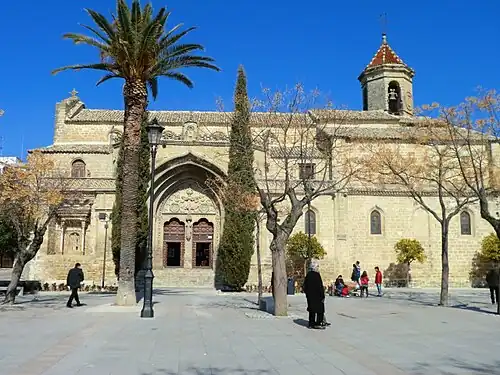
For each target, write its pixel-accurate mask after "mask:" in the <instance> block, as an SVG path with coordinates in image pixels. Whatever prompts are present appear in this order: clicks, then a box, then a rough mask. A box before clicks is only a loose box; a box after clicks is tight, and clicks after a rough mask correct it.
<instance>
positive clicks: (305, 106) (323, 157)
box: [218, 84, 360, 315]
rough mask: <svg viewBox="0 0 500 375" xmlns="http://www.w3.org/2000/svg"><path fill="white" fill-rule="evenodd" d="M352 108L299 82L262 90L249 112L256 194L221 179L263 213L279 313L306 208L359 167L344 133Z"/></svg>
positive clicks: (284, 307)
mask: <svg viewBox="0 0 500 375" xmlns="http://www.w3.org/2000/svg"><path fill="white" fill-rule="evenodd" d="M219 106H220V107H221V109H223V105H222V104H221V103H219ZM224 113H226V114H228V118H230V115H231V113H229V112H224ZM351 113H352V112H351V111H346V110H338V109H334V108H333V106H332V104H331V102H328V101H326V100H324V97H323V96H322V95H321V94H320V93H319V92H318V91H317V90H314V91H310V92H306V91H305V90H304V88H303V86H302V85H301V84H297V85H295V86H294V87H292V88H289V89H285V90H283V91H280V90H275V91H272V90H270V89H263V95H262V99H257V100H254V101H253V103H252V114H251V127H252V147H253V148H254V150H255V154H254V157H255V162H254V165H255V174H254V178H255V182H256V185H257V186H258V194H257V196H249V197H247V198H246V199H245V197H244V195H243V194H241V192H240V191H238V188H237V187H235V186H227V185H225V183H224V181H220V182H219V184H218V185H219V190H223V191H225V193H224V194H238V196H241V197H242V199H241V202H242V203H241V206H242V208H241V209H251V210H257V211H262V212H263V214H264V215H265V216H264V219H265V221H266V228H267V230H268V231H269V233H270V234H271V236H272V240H271V244H270V250H271V255H272V269H273V285H274V297H275V311H274V313H275V315H287V306H288V304H287V294H286V285H287V275H286V243H287V241H288V238H289V237H290V235H291V233H292V231H293V230H294V228H295V226H296V224H297V222H298V220H299V219H300V217H301V216H302V214H303V211H304V208H305V207H306V206H308V205H309V204H310V203H311V202H312V201H313V200H314V199H316V198H318V197H319V196H322V195H332V196H334V195H335V194H336V193H337V192H339V191H342V190H344V189H345V188H346V186H347V185H348V183H349V181H351V179H352V177H353V176H354V175H355V173H356V172H357V171H358V170H359V169H360V165H359V164H357V163H355V162H354V161H355V160H356V158H354V157H353V156H352V152H351V150H352V148H351V147H350V145H349V144H348V143H346V142H345V140H344V136H343V130H344V129H345V128H344V125H345V124H346V122H347V121H348V120H349V117H350V115H351ZM220 186H222V187H220Z"/></svg>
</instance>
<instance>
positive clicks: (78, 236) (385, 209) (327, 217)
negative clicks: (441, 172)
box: [26, 38, 498, 286]
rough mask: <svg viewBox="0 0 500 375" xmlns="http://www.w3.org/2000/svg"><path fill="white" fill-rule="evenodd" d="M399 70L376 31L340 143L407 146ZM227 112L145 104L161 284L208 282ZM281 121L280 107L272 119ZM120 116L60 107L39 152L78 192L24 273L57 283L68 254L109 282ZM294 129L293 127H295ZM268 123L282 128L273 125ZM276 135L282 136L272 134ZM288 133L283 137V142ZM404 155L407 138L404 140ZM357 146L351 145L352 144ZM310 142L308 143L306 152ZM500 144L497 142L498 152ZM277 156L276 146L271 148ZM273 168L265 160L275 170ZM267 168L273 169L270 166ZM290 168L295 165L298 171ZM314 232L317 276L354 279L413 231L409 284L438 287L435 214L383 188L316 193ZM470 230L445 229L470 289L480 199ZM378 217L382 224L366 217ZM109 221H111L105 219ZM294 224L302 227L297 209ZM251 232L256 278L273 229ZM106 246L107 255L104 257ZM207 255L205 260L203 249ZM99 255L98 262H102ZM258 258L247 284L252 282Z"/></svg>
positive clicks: (385, 260)
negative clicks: (394, 107)
mask: <svg viewBox="0 0 500 375" xmlns="http://www.w3.org/2000/svg"><path fill="white" fill-rule="evenodd" d="M413 74H414V73H413V71H412V70H411V69H410V68H409V67H407V66H406V65H405V64H404V63H403V62H402V61H401V59H399V57H397V55H396V54H395V53H394V52H393V51H392V49H390V47H389V46H388V45H387V42H386V40H385V38H384V41H383V43H382V46H381V47H380V49H379V51H378V52H377V54H376V55H375V57H374V59H373V60H372V62H371V63H370V64H369V65H368V66H367V68H366V69H365V71H364V72H363V73H362V75H361V76H360V78H359V79H360V81H361V84H362V88H363V91H365V90H366V97H365V98H364V99H365V101H366V103H365V104H366V107H367V108H366V109H367V110H366V111H337V112H336V113H337V115H338V114H341V116H342V120H343V121H344V122H345V125H346V126H344V127H342V128H341V129H339V128H337V129H336V132H337V133H336V134H337V137H338V138H339V140H342V142H344V143H345V144H347V142H351V141H352V140H353V139H357V140H358V144H362V143H363V142H364V140H366V141H370V142H373V141H378V140H381V141H382V140H383V141H384V142H389V143H390V142H394V143H398V144H401V143H405V139H407V136H406V131H407V130H408V128H409V127H408V125H409V124H411V123H413V122H415V121H418V119H416V118H414V117H412V116H411V115H412V110H413V109H412V104H413V99H412V96H411V95H412V77H413ZM394 81H395V82H397V83H398V85H399V86H398V87H399V89H400V91H399V97H400V100H401V101H400V103H401V104H402V105H401V106H400V107H399V109H400V113H397V114H394V113H392V114H391V113H388V111H389V112H390V110H389V106H388V104H387V103H388V100H389V96H388V95H389V94H388V93H389V91H390V87H389V85H390V83H391V82H394ZM327 112H328V111H321V110H312V111H310V113H308V114H304V115H303V117H300V118H299V120H300V119H305V120H306V122H307V123H308V124H309V126H310V125H311V124H313V125H314V126H312V127H311V128H315V126H316V125H315V124H323V125H322V126H323V129H322V130H323V131H325V132H327V133H328V131H329V129H331V126H330V123H329V121H330V122H331V119H328V117H329V116H328V115H329V114H328V113H327ZM230 115H231V114H230V113H219V112H186V111H151V112H150V116H151V118H153V117H155V118H157V120H158V121H159V122H160V124H162V125H163V126H165V131H164V134H163V141H162V143H163V144H162V146H163V147H160V148H159V150H158V156H157V161H156V163H157V164H156V176H157V177H156V180H155V181H154V190H155V201H154V202H153V205H154V213H155V214H154V223H153V225H154V248H153V255H154V257H153V267H154V273H155V285H158V286H213V284H214V265H215V260H216V258H217V246H218V243H219V240H220V236H221V229H222V227H223V225H224V207H223V206H222V204H221V196H220V194H218V192H217V190H216V189H215V190H214V189H213V188H211V187H210V186H208V185H207V181H208V180H210V179H216V178H221V177H223V176H224V175H225V173H226V170H227V160H228V158H227V151H228V146H229V143H228V119H229V118H230ZM263 116H264V115H263V114H258V113H257V114H252V124H253V126H254V128H256V129H259V130H262V129H263V128H265V127H266V126H268V127H269V123H268V122H266V121H265V119H264V117H263ZM276 116H277V118H278V119H279V117H280V115H276ZM122 122H123V112H122V111H118V110H96V109H87V108H85V105H84V103H83V102H82V101H81V100H80V99H79V98H78V97H77V96H76V93H75V92H73V93H72V95H71V97H70V98H68V99H65V100H63V101H62V102H60V103H58V104H57V105H56V115H55V132H54V142H53V144H52V145H51V146H48V147H45V148H42V149H41V151H42V152H44V153H46V154H48V155H51V156H52V157H53V158H54V160H55V161H56V163H57V164H58V167H59V168H61V169H63V170H67V171H68V172H69V173H71V177H72V178H74V179H75V182H77V183H78V184H79V190H80V191H81V192H82V197H81V198H79V200H78V201H74V202H68V204H67V206H65V207H63V209H61V211H60V213H59V216H58V218H57V220H56V221H55V222H54V223H53V224H52V225H51V226H50V228H49V230H48V233H47V235H46V239H45V241H44V243H43V247H42V249H41V250H40V252H39V254H38V255H37V257H36V259H35V260H34V261H32V262H31V264H30V265H29V267H28V268H27V270H26V272H27V274H28V275H27V276H28V277H30V278H36V279H40V280H42V281H43V282H58V281H63V280H64V279H65V277H66V272H67V270H68V268H69V267H71V266H72V265H73V264H74V263H75V262H80V263H82V265H83V267H84V269H85V272H86V278H87V282H89V283H95V284H100V283H101V280H102V278H103V275H104V278H105V281H106V284H114V283H115V282H116V280H115V276H114V265H113V262H112V256H111V250H110V237H111V227H110V225H111V223H108V220H109V214H110V213H111V211H112V207H113V202H114V191H115V169H116V158H117V155H118V149H117V146H116V140H115V136H114V134H116V132H119V131H121V129H122V126H123V125H122ZM297 126H298V125H297ZM271 130H272V131H274V132H276V133H279V132H278V130H277V129H276V128H274V129H271ZM276 136H277V137H280V134H276ZM287 137H289V135H288V136H287ZM287 140H290V138H287ZM407 143H408V144H407V147H408V149H409V150H410V151H411V149H412V147H413V145H412V144H411V142H407ZM353 147H354V146H353ZM315 152H316V150H313V151H312V156H311V158H312V159H314V158H315V157H316V156H314V155H315ZM496 153H498V150H494V154H495V155H496ZM271 156H272V157H273V158H275V159H279V158H280V153H279V150H275V151H274V152H273V154H272V155H271ZM255 164H256V170H257V173H258V174H259V176H261V175H262V171H263V170H264V169H265V168H269V166H268V165H265V164H266V163H265V162H264V158H263V155H262V152H259V151H258V150H257V151H256V156H255ZM271 168H272V167H271ZM271 172H272V171H271ZM294 173H297V174H298V173H299V170H298V169H297V171H295V172H294ZM311 210H312V212H313V213H314V217H315V235H316V236H317V237H318V239H319V241H320V242H321V243H322V245H323V246H324V247H325V249H326V251H327V256H326V257H325V259H324V260H322V266H321V267H322V273H323V278H324V280H325V281H327V280H330V279H333V278H334V277H336V275H338V274H344V275H345V276H346V277H347V276H349V275H350V271H351V265H352V263H353V262H355V261H356V260H359V261H360V262H361V264H362V268H363V269H366V270H367V271H369V272H370V273H372V272H373V271H372V270H373V268H374V267H375V266H379V267H380V268H381V269H382V270H385V269H386V268H387V267H388V266H389V264H390V263H392V262H394V261H395V254H394V250H393V248H394V244H395V243H396V242H397V241H398V240H399V239H401V238H416V239H418V240H419V241H421V243H422V244H423V245H424V247H425V250H426V253H427V256H428V261H427V262H425V263H424V264H422V265H418V264H416V265H415V266H414V268H413V280H414V282H415V283H416V284H417V285H437V284H439V281H440V269H441V255H440V229H439V226H438V223H437V221H436V220H434V219H433V218H432V217H431V216H430V215H429V214H427V213H426V212H425V211H423V210H422V209H421V208H420V207H419V206H418V205H416V204H415V202H414V201H413V200H412V199H411V198H409V197H406V196H403V195H401V194H396V193H395V192H394V191H391V190H385V189H384V188H383V187H376V188H370V189H368V188H364V189H363V188H361V187H353V188H351V189H347V190H346V191H345V192H344V193H340V194H338V193H337V194H331V195H329V196H321V197H319V198H317V199H316V200H314V201H313V203H312V205H311ZM465 212H466V213H465V214H463V215H465V216H464V217H465V219H467V218H468V219H469V222H470V227H471V231H470V233H463V231H461V227H460V218H461V216H462V214H460V215H458V216H456V217H455V218H454V219H453V221H452V225H451V229H450V240H449V242H450V250H449V257H450V284H451V285H452V286H467V285H470V284H469V282H468V273H469V270H470V268H471V261H472V258H473V256H474V254H475V252H476V251H477V250H478V249H479V247H480V242H481V239H482V238H483V237H484V236H485V235H487V234H489V233H490V232H491V228H490V226H489V225H488V224H487V223H486V222H485V221H483V220H482V219H481V217H480V215H479V211H478V207H477V206H470V207H467V208H466V209H465ZM373 220H375V221H377V220H378V224H377V223H376V224H377V225H378V226H379V227H378V229H377V230H376V231H375V233H373V232H374V231H373V230H372V228H371V224H373V223H372V222H371V221H373ZM106 226H108V229H105V227H106ZM295 230H296V231H304V232H307V230H306V229H305V222H304V215H303V216H302V218H301V219H300V220H299V222H298V224H297V226H296V228H295ZM260 233H261V236H260V238H259V239H258V240H259V243H260V247H261V249H262V252H263V255H262V261H263V266H264V279H265V282H266V283H268V282H269V278H270V275H271V271H270V268H271V254H270V251H269V245H270V242H271V236H270V235H269V233H268V232H267V230H266V227H265V223H261V227H260ZM105 250H106V253H105ZM207 255H208V257H207ZM105 258H106V261H104V260H105ZM256 280H257V271H256V259H255V256H254V259H253V262H252V269H251V272H250V279H249V283H250V284H256V282H257V281H256Z"/></svg>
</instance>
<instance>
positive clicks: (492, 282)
mask: <svg viewBox="0 0 500 375" xmlns="http://www.w3.org/2000/svg"><path fill="white" fill-rule="evenodd" d="M498 281H499V280H498V269H497V268H496V267H495V266H493V267H492V268H491V269H490V270H489V271H488V273H487V274H486V282H487V283H488V287H489V288H490V296H491V303H492V304H495V301H497V302H498V284H499V283H498ZM495 298H496V299H495Z"/></svg>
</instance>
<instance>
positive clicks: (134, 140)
mask: <svg viewBox="0 0 500 375" xmlns="http://www.w3.org/2000/svg"><path fill="white" fill-rule="evenodd" d="M123 96H124V98H125V117H124V125H123V172H122V173H123V185H122V202H121V203H122V207H121V222H120V227H121V228H126V230H122V231H121V241H120V273H119V279H118V291H117V295H116V304H117V305H120V306H130V305H135V304H136V303H137V300H136V293H135V251H136V242H137V230H138V227H137V221H138V214H137V201H138V199H139V154H140V146H141V123H142V120H143V116H144V112H145V111H146V107H147V90H146V85H145V84H144V83H143V82H141V81H135V82H126V83H125V86H124V88H123ZM149 225H152V223H149Z"/></svg>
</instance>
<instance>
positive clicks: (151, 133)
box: [141, 118, 164, 318]
mask: <svg viewBox="0 0 500 375" xmlns="http://www.w3.org/2000/svg"><path fill="white" fill-rule="evenodd" d="M163 129H164V127H163V126H161V125H160V124H158V120H157V119H156V118H154V119H153V121H151V123H150V124H149V125H148V126H146V130H147V132H148V140H149V147H150V148H151V184H150V187H149V214H148V223H149V228H148V256H147V259H146V273H145V274H144V305H143V306H142V310H141V318H152V317H154V311H153V279H154V275H153V199H154V181H155V166H156V151H157V149H158V145H159V144H160V141H161V133H162V132H163Z"/></svg>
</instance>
